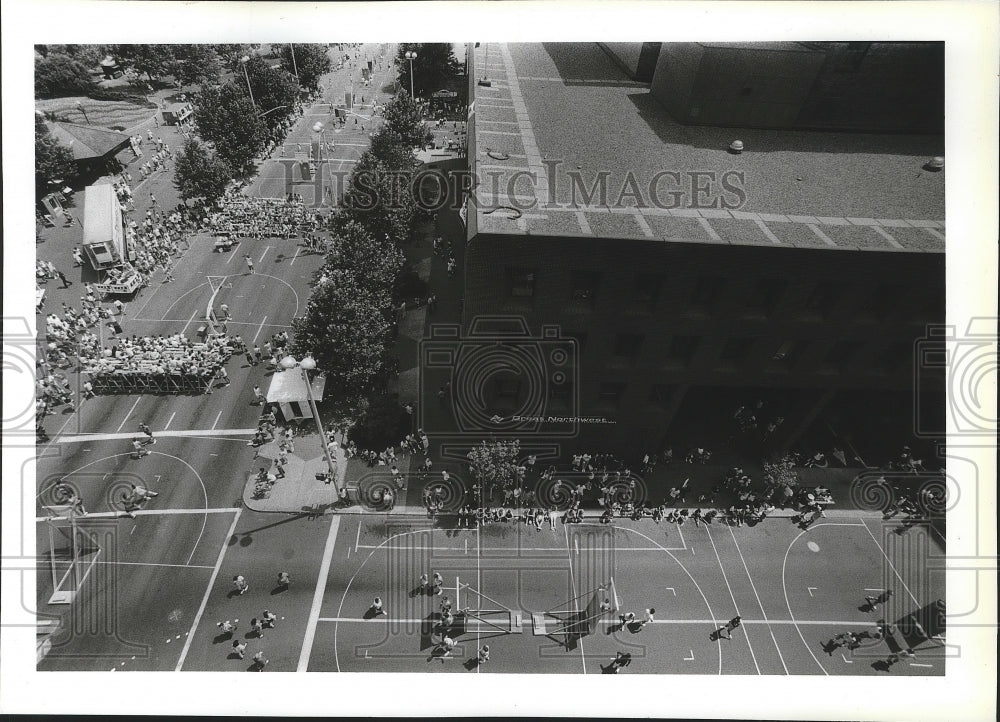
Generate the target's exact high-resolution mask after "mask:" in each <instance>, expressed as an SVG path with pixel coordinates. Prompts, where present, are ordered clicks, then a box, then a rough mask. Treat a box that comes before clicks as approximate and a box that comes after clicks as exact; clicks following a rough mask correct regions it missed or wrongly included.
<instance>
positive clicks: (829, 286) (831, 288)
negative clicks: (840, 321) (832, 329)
mask: <svg viewBox="0 0 1000 722" xmlns="http://www.w3.org/2000/svg"><path fill="white" fill-rule="evenodd" d="M839 298H840V289H839V288H838V287H837V285H836V284H833V283H821V284H819V285H818V286H816V287H815V288H814V289H813V290H812V293H810V294H809V297H808V298H807V299H806V302H805V305H804V306H803V308H804V309H805V311H806V313H808V314H809V315H811V316H818V317H819V318H824V319H825V318H829V317H830V314H831V313H832V312H833V307H834V306H835V305H836V303H837V301H838V299H839Z"/></svg>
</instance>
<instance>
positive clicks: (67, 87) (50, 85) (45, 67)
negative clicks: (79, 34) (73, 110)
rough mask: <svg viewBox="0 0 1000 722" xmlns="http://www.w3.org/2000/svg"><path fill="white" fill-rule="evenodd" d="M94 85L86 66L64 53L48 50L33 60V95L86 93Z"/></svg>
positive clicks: (91, 89) (60, 96) (42, 96)
mask: <svg viewBox="0 0 1000 722" xmlns="http://www.w3.org/2000/svg"><path fill="white" fill-rule="evenodd" d="M96 87H97V85H96V84H95V83H94V81H93V79H92V78H91V77H90V71H89V70H88V69H87V67H86V66H85V65H84V64H83V63H81V62H80V61H79V60H76V59H75V58H72V57H70V56H69V55H66V54H65V53H56V52H49V54H48V55H47V56H46V57H44V58H39V59H37V60H36V61H35V97H38V98H64V97H67V96H73V95H87V94H88V93H90V92H91V91H93V90H94V88H96Z"/></svg>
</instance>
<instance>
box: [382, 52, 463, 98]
mask: <svg viewBox="0 0 1000 722" xmlns="http://www.w3.org/2000/svg"><path fill="white" fill-rule="evenodd" d="M408 50H414V51H416V53H417V59H416V60H414V61H413V87H414V92H415V93H416V94H417V96H425V95H427V94H429V93H433V92H435V91H437V90H441V89H442V88H445V87H447V86H448V83H449V82H450V81H451V79H452V78H454V77H455V76H456V75H458V73H459V67H460V66H459V64H458V60H457V59H456V58H455V53H454V52H453V51H452V49H451V43H400V45H399V51H398V52H397V53H396V59H397V60H398V61H399V84H400V86H401V87H402V88H403V89H404V90H405V91H406V92H407V93H409V92H410V61H409V60H407V59H406V52H407V51H408Z"/></svg>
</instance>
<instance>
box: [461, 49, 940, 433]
mask: <svg viewBox="0 0 1000 722" xmlns="http://www.w3.org/2000/svg"><path fill="white" fill-rule="evenodd" d="M469 52H470V57H469V65H470V68H474V70H471V69H470V72H469V77H470V78H471V79H472V80H471V82H470V88H471V90H470V97H471V98H473V99H474V101H475V102H474V105H473V107H472V110H471V113H470V125H469V163H470V170H471V171H472V172H473V173H474V177H475V178H476V179H477V185H476V188H475V190H474V191H473V192H472V193H471V194H470V196H469V198H468V203H467V206H466V209H465V217H466V222H467V233H468V243H467V246H466V248H465V253H464V274H465V296H464V310H463V325H464V331H465V333H466V334H470V333H472V332H473V331H477V332H480V333H482V332H483V330H484V329H487V336H489V335H490V334H492V338H493V341H495V340H498V339H499V340H502V339H503V338H504V336H503V332H502V331H500V330H498V329H499V328H500V325H502V324H500V325H496V324H494V326H493V327H490V326H489V323H485V325H484V318H485V317H489V316H496V315H505V316H513V317H516V318H521V319H523V323H524V325H525V326H526V328H527V329H528V334H529V335H530V336H531V337H533V338H537V339H540V340H538V341H536V342H522V341H510V343H508V344H507V345H510V344H514V345H517V344H519V343H529V345H530V343H535V344H536V346H535V347H533V348H535V350H534V351H532V352H530V353H528V354H527V357H530V358H531V359H532V360H529V361H528V362H526V363H525V364H523V365H521V366H519V365H518V363H517V362H515V363H500V362H498V363H497V364H496V368H495V369H493V371H494V373H492V374H491V373H486V372H483V371H480V372H479V376H478V377H477V378H478V379H479V381H477V383H481V384H482V396H481V401H479V402H472V401H470V402H469V403H481V404H482V405H483V408H482V409H480V410H479V411H480V412H481V415H482V416H484V417H489V416H490V414H491V412H492V413H493V414H494V415H495V416H496V418H498V419H501V418H502V419H505V421H504V422H503V423H508V421H509V419H510V416H511V415H525V416H530V417H533V416H536V415H541V416H542V417H544V418H543V421H541V422H540V423H539V424H538V425H537V426H536V427H533V428H534V431H535V432H536V433H538V434H539V435H540V436H542V437H545V436H547V435H552V436H553V437H567V436H571V437H579V438H580V439H581V443H588V444H590V443H599V444H601V445H602V446H603V447H605V448H607V447H609V446H611V447H614V448H618V449H621V450H622V451H632V452H636V451H639V450H641V449H643V448H647V449H648V448H655V447H656V445H658V444H661V443H664V440H665V439H669V440H676V442H677V443H678V444H680V445H683V443H688V442H692V443H693V442H694V441H695V440H696V439H695V438H694V437H696V436H697V435H698V434H700V433H710V431H709V429H710V428H711V427H712V425H713V424H714V425H716V426H717V425H718V419H719V418H724V417H720V416H719V415H720V414H726V413H731V410H732V409H731V408H727V406H726V404H732V405H735V404H736V403H742V402H744V401H748V400H751V401H752V399H754V398H758V397H759V398H760V399H761V400H766V402H767V405H768V409H771V410H772V413H780V414H781V415H783V417H784V419H785V423H784V424H783V425H782V427H781V432H780V433H779V434H778V438H780V440H781V442H782V443H783V444H791V443H793V442H795V441H796V440H797V439H798V437H799V436H800V434H802V433H804V432H807V431H808V430H809V429H810V428H811V427H815V426H816V425H818V424H821V423H824V422H825V420H826V417H827V415H828V413H829V412H830V410H831V409H833V408H837V407H838V406H840V405H843V406H844V407H845V408H849V407H852V406H853V407H854V408H855V409H858V408H860V409H861V411H862V413H863V411H864V409H865V408H866V407H871V406H873V405H875V404H877V405H879V406H880V407H884V408H891V409H893V410H894V412H898V418H900V419H902V420H901V421H900V422H899V423H900V424H901V425H902V427H903V428H902V431H903V432H906V431H909V433H912V431H910V430H911V429H912V423H913V422H912V420H910V421H909V422H907V419H909V418H910V417H912V415H913V408H914V403H913V399H914V384H915V381H919V382H920V383H922V384H924V385H925V386H926V388H924V392H925V393H922V394H918V397H919V398H920V399H922V401H923V402H924V403H931V405H932V408H937V407H936V406H934V404H937V403H940V401H941V399H942V396H941V393H942V392H941V384H940V381H941V379H940V377H936V378H927V374H919V375H918V378H917V379H915V376H914V358H915V344H916V343H917V342H918V340H919V339H921V338H922V337H923V336H924V334H925V328H926V325H927V324H929V323H934V322H943V318H944V302H945V279H944V262H945V239H944V178H943V175H944V174H943V173H934V172H930V171H927V170H925V169H924V168H923V166H924V164H925V163H926V162H927V161H928V160H929V159H930V158H931V157H933V156H939V155H943V136H939V135H928V136H920V135H900V134H894V135H869V134H865V135H862V134H857V133H852V134H836V133H828V132H801V131H785V130H764V129H756V130H749V129H745V128H741V129H720V128H692V127H690V126H683V125H681V124H679V123H677V122H676V121H675V120H674V119H672V118H671V117H670V114H669V113H668V112H666V110H665V109H664V108H663V106H662V104H661V103H660V102H659V101H658V100H657V98H656V97H654V95H653V93H651V92H650V89H649V86H648V85H646V84H643V83H640V82H637V81H635V80H633V79H631V78H630V77H628V75H626V74H625V73H624V72H623V71H622V70H621V68H620V67H619V65H618V64H617V63H616V62H614V61H612V60H611V59H610V58H609V56H608V54H607V53H606V52H604V51H603V50H602V49H601V48H599V47H598V46H597V45H596V44H594V45H589V44H559V43H555V44H544V45H533V44H532V45H528V44H525V45H497V44H482V45H480V46H479V47H476V48H470V51H469ZM670 52H671V51H670V48H669V44H666V43H665V44H663V49H662V50H661V57H663V54H664V53H667V54H668V55H669V53H670ZM484 77H485V78H488V79H489V80H490V85H489V87H486V86H484V85H482V84H479V83H477V80H479V79H482V78H484ZM654 83H655V79H654ZM737 138H738V139H740V140H742V141H743V142H744V147H745V150H744V152H743V153H742V154H740V155H734V154H732V153H729V152H728V151H727V148H728V146H729V143H730V142H731V141H732V140H734V139H737ZM490 323H493V322H490ZM550 327H558V329H559V333H560V334H561V335H562V337H565V338H566V339H571V341H561V340H559V338H558V337H555V336H552V337H551V338H547V337H546V333H550V334H551V332H546V331H545V329H547V328H550ZM490 328H492V331H490V330H489V329H490ZM560 344H562V347H564V349H565V351H567V352H568V353H567V354H566V355H565V356H564V355H563V354H554V353H550V349H554V348H558V347H560ZM532 354H534V356H532ZM534 376H537V377H538V378H534ZM720 399H722V401H720ZM928 399H932V401H930V402H928V401H927V400H928ZM539 409H542V410H543V411H542V413H541V414H537V413H536V412H538V410H539ZM925 413H926V412H925ZM701 421H704V423H705V427H706V428H705V429H703V430H700V429H699V428H698V424H699V423H700V422H701ZM847 422H849V420H848V421H847ZM503 423H500V424H499V425H498V428H501V427H502V428H501V430H504V431H510V432H511V433H514V434H515V435H516V431H517V430H518V429H517V426H516V424H514V425H509V426H503Z"/></svg>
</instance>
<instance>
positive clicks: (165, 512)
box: [35, 507, 236, 522]
mask: <svg viewBox="0 0 1000 722" xmlns="http://www.w3.org/2000/svg"><path fill="white" fill-rule="evenodd" d="M235 511H236V508H235V507H223V508H221V509H139V510H137V511H134V512H132V513H133V514H135V515H136V516H174V515H176V514H232V513H234V512H235ZM124 516H125V514H124V513H123V512H120V511H93V512H90V513H88V514H87V515H86V516H78V517H76V519H77V521H79V520H81V519H110V518H113V517H124ZM68 519H69V517H68V516H37V517H35V521H36V522H43V521H65V520H68Z"/></svg>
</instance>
